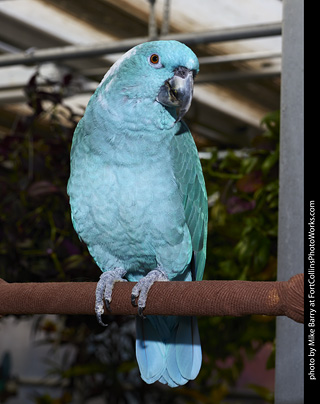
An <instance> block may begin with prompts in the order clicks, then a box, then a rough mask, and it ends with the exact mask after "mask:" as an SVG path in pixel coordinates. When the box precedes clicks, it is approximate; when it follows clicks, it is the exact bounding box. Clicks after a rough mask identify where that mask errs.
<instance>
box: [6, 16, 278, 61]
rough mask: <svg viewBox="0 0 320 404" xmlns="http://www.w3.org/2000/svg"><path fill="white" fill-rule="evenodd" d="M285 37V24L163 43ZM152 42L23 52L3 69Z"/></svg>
mask: <svg viewBox="0 0 320 404" xmlns="http://www.w3.org/2000/svg"><path fill="white" fill-rule="evenodd" d="M277 35H281V24H280V23H276V24H263V25H255V26H246V27H237V28H227V29H222V30H215V31H206V32H200V33H186V34H185V33H182V34H178V33H176V34H170V35H165V36H162V37H161V38H160V39H162V40H170V39H175V40H177V41H180V42H183V43H185V44H187V45H197V44H204V43H214V42H225V41H237V40H241V39H252V38H262V37H268V36H277ZM146 41H148V38H147V37H143V38H132V39H125V40H122V41H114V42H112V43H104V44H96V45H93V44H91V45H86V46H78V45H76V46H64V47H58V48H51V49H39V50H34V51H33V52H27V53H26V52H23V53H17V54H13V55H4V56H1V57H0V66H13V65H17V64H34V63H41V62H48V61H56V60H63V59H77V58H86V57H93V56H102V55H107V54H112V53H122V52H125V51H127V50H128V49H130V48H132V47H133V46H135V45H138V44H140V43H142V42H146Z"/></svg>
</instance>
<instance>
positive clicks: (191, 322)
mask: <svg viewBox="0 0 320 404" xmlns="http://www.w3.org/2000/svg"><path fill="white" fill-rule="evenodd" d="M136 329H137V337H136V356H137V361H138V365H139V369H140V373H141V378H142V379H143V380H144V381H145V382H146V383H148V384H150V383H154V382H155V381H157V380H159V381H160V382H161V383H163V384H168V385H169V386H170V387H178V386H181V385H183V384H186V383H187V382H188V381H189V380H193V379H195V378H196V377H197V375H198V373H199V371H200V367H201V362H202V354H201V345H200V337H199V331H198V323H197V319H196V317H182V316H181V317H177V316H168V317H162V316H148V317H146V318H141V317H138V316H137V318H136Z"/></svg>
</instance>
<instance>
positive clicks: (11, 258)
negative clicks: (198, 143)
mask: <svg viewBox="0 0 320 404" xmlns="http://www.w3.org/2000/svg"><path fill="white" fill-rule="evenodd" d="M38 79H39V75H38V74H36V75H35V76H34V77H32V79H31V80H30V82H29V84H28V86H27V87H26V95H27V97H28V104H29V107H30V114H29V115H26V116H17V117H16V120H15V123H14V125H13V127H12V130H11V131H10V132H2V133H0V136H1V143H0V151H1V153H0V190H1V195H2V197H1V200H0V277H1V278H4V279H5V280H6V281H8V282H30V281H33V282H34V281H36V282H41V281H43V282H50V281H88V280H92V281H97V279H98V276H99V274H100V271H99V269H98V268H97V267H96V265H95V264H94V263H93V261H92V259H91V258H90V256H89V254H88V252H87V249H86V247H85V246H84V245H83V244H82V243H81V242H80V241H79V239H78V237H77V235H76V234H75V232H74V230H73V228H72V224H71V220H70V210H69V203H68V197H67V194H66V184H67V181H68V177H69V152H70V146H71V140H72V134H73V131H74V128H75V125H76V123H77V122H78V120H79V116H76V115H75V114H74V113H73V112H72V111H71V110H70V109H69V108H67V107H66V106H65V105H64V102H63V99H64V96H65V94H66V93H67V91H68V86H69V85H70V82H71V78H70V77H68V76H66V77H64V78H63V80H62V81H61V82H54V83H53V82H51V81H47V82H45V86H44V85H43V84H42V85H39V83H38ZM42 83H43V80H42ZM262 124H263V125H264V127H265V132H264V133H263V134H262V135H261V136H259V137H256V138H255V139H254V140H253V144H252V147H251V148H248V149H246V150H235V149H231V150H218V149H211V150H210V152H211V153H212V157H211V159H209V160H204V161H203V170H204V175H205V178H206V184H207V190H208V196H209V207H210V208H209V239H208V260H207V266H206V270H205V279H242V280H274V279H275V274H276V256H277V251H276V248H277V211H278V210H277V208H278V158H279V114H278V113H273V114H270V115H268V116H267V117H266V118H265V119H264V121H263V122H262ZM107 321H108V322H109V324H110V325H109V327H108V328H107V329H102V328H101V327H100V326H99V325H98V324H97V322H96V320H95V318H88V317H85V316H78V317H74V316H73V317H72V316H61V317H60V318H59V319H58V320H57V321H52V320H48V319H47V318H46V317H44V318H42V317H41V318H40V319H39V318H38V322H37V323H36V329H37V330H41V331H42V332H44V333H45V335H46V338H45V340H44V343H49V344H51V345H52V350H53V351H54V349H57V348H58V347H61V346H68V347H72V350H71V351H72V355H71V354H69V355H67V354H66V358H65V360H64V361H63V364H62V365H61V364H58V363H55V362H54V361H52V372H53V373H54V374H56V375H59V376H60V377H61V380H64V381H65V380H67V381H68V383H67V386H66V387H64V388H63V394H62V396H61V398H60V399H52V398H51V397H50V396H48V395H42V396H37V397H35V402H36V403H61V404H62V403H68V402H71V401H72V400H74V399H75V397H76V395H77V394H80V395H81V399H82V400H83V401H82V402H85V399H86V398H92V397H95V396H103V397H105V402H108V403H126V402H128V403H136V402H137V403H144V402H147V403H149V402H154V403H167V402H168V403H169V402H170V403H172V402H174V403H191V402H199V403H213V404H215V403H220V402H223V399H224V397H226V396H227V394H228V392H229V391H230V387H232V386H233V385H234V384H235V383H236V381H237V379H238V377H239V375H240V373H241V371H242V369H243V366H244V356H246V357H248V358H251V357H253V356H254V355H255V353H256V352H257V351H258V350H259V349H260V348H261V346H263V344H264V343H266V342H268V341H273V338H274V320H273V319H270V318H265V317H262V316H248V317H245V318H229V317H208V318H201V319H199V323H200V335H201V340H202V346H203V367H202V370H201V372H200V374H199V376H198V378H197V379H196V380H195V381H193V382H190V383H189V384H188V386H185V387H181V388H179V389H169V388H167V387H165V386H162V385H160V384H155V385H151V386H149V385H146V384H145V383H144V382H142V381H141V379H140V377H139V375H138V369H137V365H136V361H135V353H134V343H135V342H134V341H135V340H134V323H133V319H132V318H123V317H119V316H114V317H112V316H109V317H108V319H107ZM244 353H245V355H244ZM230 358H231V359H232V360H231V365H230V366H224V365H222V364H223V363H224V362H225V361H226V360H228V359H230ZM271 362H272V360H270V361H269V364H270V363H271ZM270 367H272V363H271V364H270ZM252 388H253V389H255V391H257V392H261V391H263V392H264V397H265V398H266V397H268V400H269V401H270V400H271V401H272V398H270V392H267V393H266V392H265V390H264V389H263V387H261V388H259V386H253V387H252Z"/></svg>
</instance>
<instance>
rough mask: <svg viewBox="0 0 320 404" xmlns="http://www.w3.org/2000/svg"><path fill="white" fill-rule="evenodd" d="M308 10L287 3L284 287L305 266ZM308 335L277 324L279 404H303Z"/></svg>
mask: <svg viewBox="0 0 320 404" xmlns="http://www.w3.org/2000/svg"><path fill="white" fill-rule="evenodd" d="M303 4H304V2H303V1H301V0H284V2H283V36H282V40H283V46H282V83H281V127H280V130H281V132H280V194H279V232H278V240H279V241H278V280H279V281H281V280H284V279H287V278H288V277H290V276H292V275H294V274H297V273H299V272H301V269H302V268H303V265H304V248H303V247H304V246H303V241H304V224H303V218H304V214H303V212H304V205H303V202H304V197H303V188H304V184H303V178H304V164H303V155H304V141H303V136H304V117H303V42H304V39H303V18H304V17H303V14H304V5H303ZM303 331H304V330H303V327H302V326H300V325H298V324H295V323H293V322H292V321H290V320H289V319H279V318H278V319H277V328H276V384H275V403H276V404H302V403H303V402H304V397H303V396H304V391H303V390H304V374H303V368H304V366H303V350H304V345H303Z"/></svg>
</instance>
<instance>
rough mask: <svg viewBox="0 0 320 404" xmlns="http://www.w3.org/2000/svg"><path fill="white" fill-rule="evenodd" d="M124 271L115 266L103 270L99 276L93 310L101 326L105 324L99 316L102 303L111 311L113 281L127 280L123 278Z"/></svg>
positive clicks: (102, 310)
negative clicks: (111, 269)
mask: <svg viewBox="0 0 320 404" xmlns="http://www.w3.org/2000/svg"><path fill="white" fill-rule="evenodd" d="M125 274H126V271H125V270H124V269H122V268H116V269H115V270H113V271H106V272H103V273H102V274H101V276H100V279H99V282H98V284H97V288H96V304H95V312H96V316H97V319H98V322H99V324H101V325H103V326H107V325H108V324H105V323H104V322H103V321H102V319H101V316H102V314H103V313H104V303H105V305H106V307H107V309H108V310H109V311H110V312H111V308H110V303H111V298H112V289H113V286H114V284H115V282H127V280H126V279H123V277H124V275H125Z"/></svg>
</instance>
